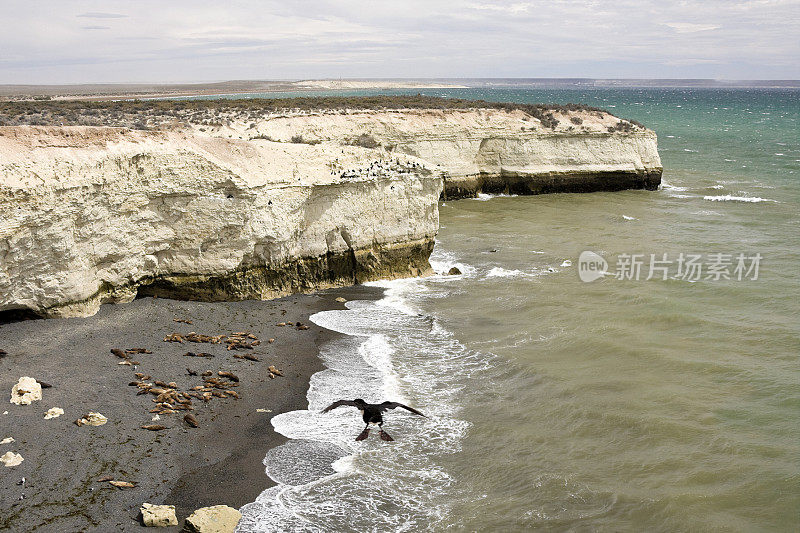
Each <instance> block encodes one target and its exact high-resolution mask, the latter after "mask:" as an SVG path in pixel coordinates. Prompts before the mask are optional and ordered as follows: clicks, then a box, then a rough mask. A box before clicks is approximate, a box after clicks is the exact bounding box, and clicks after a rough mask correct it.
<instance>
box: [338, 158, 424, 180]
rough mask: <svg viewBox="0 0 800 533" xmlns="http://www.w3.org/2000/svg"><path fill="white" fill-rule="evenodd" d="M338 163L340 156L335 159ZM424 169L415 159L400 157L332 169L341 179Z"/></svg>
mask: <svg viewBox="0 0 800 533" xmlns="http://www.w3.org/2000/svg"><path fill="white" fill-rule="evenodd" d="M338 164H339V158H336V159H334V161H333V165H335V166H338ZM424 169H425V167H424V166H422V165H420V164H419V163H416V162H414V161H410V162H407V163H401V162H400V160H399V159H395V160H394V161H392V160H388V161H384V160H383V159H377V160H375V161H372V162H371V163H370V164H369V165H368V166H366V167H361V168H356V169H348V170H339V169H333V170H331V176H338V177H339V179H345V180H353V179H359V178H360V179H366V178H375V177H379V176H384V175H386V174H388V173H396V174H408V173H410V172H412V171H415V170H424Z"/></svg>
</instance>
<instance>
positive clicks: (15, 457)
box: [0, 452, 232, 531]
mask: <svg viewBox="0 0 800 533" xmlns="http://www.w3.org/2000/svg"><path fill="white" fill-rule="evenodd" d="M24 460H25V459H23V458H22V456H21V455H20V454H18V453H14V452H6V453H4V454H3V455H0V463H3V464H4V465H6V466H8V467H12V466H17V465H18V464H20V463H22V461H24ZM231 531H232V530H231Z"/></svg>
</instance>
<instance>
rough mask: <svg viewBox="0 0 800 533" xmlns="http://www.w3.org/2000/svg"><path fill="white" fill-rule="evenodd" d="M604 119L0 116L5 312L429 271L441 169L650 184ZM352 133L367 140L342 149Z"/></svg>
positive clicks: (534, 182) (492, 185)
mask: <svg viewBox="0 0 800 533" xmlns="http://www.w3.org/2000/svg"><path fill="white" fill-rule="evenodd" d="M608 117H610V116H609V115H606V116H605V117H598V118H596V119H594V120H592V119H591V117H586V118H584V119H583V125H582V126H581V128H580V129H576V128H575V127H574V126H573V125H574V124H575V123H574V122H573V123H572V124H571V125H570V126H563V127H562V126H559V127H557V128H556V129H555V130H554V131H545V129H544V128H542V127H541V126H540V125H539V124H537V121H536V119H533V118H531V117H528V116H527V115H525V114H524V113H522V112H519V111H515V112H507V111H500V110H448V111H439V110H404V111H357V110H356V111H350V112H342V111H332V112H318V113H283V114H273V115H269V116H265V117H263V118H262V119H261V120H258V121H256V122H252V121H247V122H245V121H236V120H231V121H227V123H226V124H225V125H224V126H216V127H210V128H209V127H203V126H201V125H188V126H183V127H181V128H177V129H173V130H156V131H133V130H128V129H121V128H101V127H84V126H75V127H38V126H11V127H0V311H12V310H29V311H32V312H34V313H36V314H38V315H40V316H48V317H57V316H62V317H65V316H88V315H91V314H93V313H95V312H96V311H97V309H98V307H99V306H100V304H102V303H105V302H124V301H130V300H131V299H133V298H135V297H136V296H137V295H158V296H164V297H175V298H185V299H202V300H210V301H214V300H230V299H250V298H256V299H259V298H260V299H266V298H274V297H278V296H282V295H286V294H290V293H295V292H307V291H312V290H317V289H320V288H326V287H333V286H340V285H346V284H352V283H357V282H362V281H367V280H374V279H380V278H392V277H400V276H409V275H412V276H417V275H424V274H426V273H428V272H429V271H430V265H429V263H428V257H429V255H430V253H431V251H432V249H433V240H434V237H435V235H436V232H437V229H438V200H439V198H440V195H441V193H442V187H443V179H442V177H443V176H446V177H445V181H446V182H447V184H448V192H449V193H451V194H453V195H456V196H469V195H474V194H475V193H476V192H478V191H480V190H487V191H493V190H510V191H511V192H527V193H537V192H548V191H551V190H598V189H609V190H614V189H620V188H631V187H640V188H654V187H655V186H657V185H658V180H660V173H661V168H660V167H661V164H660V160H659V159H658V152H657V150H656V138H655V134H654V133H653V132H651V131H649V130H644V129H637V130H636V131H633V132H626V133H622V132H619V133H608V132H607V131H604V128H606V127H607V125H608V124H606V122H608V123H609V124H612V123H616V122H618V119H616V118H613V117H611V118H608ZM567 123H569V120H568V119H567ZM569 127H572V130H569V129H568V128H569ZM300 136H301V137H302V138H303V141H304V143H298V142H288V141H291V139H292V138H293V137H294V138H295V140H298V137H300ZM359 136H362V137H361V139H360V140H359ZM363 136H369V137H371V138H372V139H374V141H375V144H377V145H378V146H374V147H371V148H368V147H363V146H353V145H351V144H352V143H354V142H356V143H357V144H362V145H363V144H365V143H364V138H363ZM267 138H268V139H267ZM309 141H312V142H318V144H307V143H308V142H309Z"/></svg>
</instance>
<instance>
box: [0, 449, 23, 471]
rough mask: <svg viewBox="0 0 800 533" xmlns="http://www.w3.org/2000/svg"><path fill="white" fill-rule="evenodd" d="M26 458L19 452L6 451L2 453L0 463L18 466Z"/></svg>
mask: <svg viewBox="0 0 800 533" xmlns="http://www.w3.org/2000/svg"><path fill="white" fill-rule="evenodd" d="M24 460H25V459H23V458H22V456H21V455H20V454H18V453H14V452H6V453H4V454H3V455H0V463H3V464H4V465H6V466H7V467H9V468H10V467H12V466H17V465H18V464H20V463H21V462H22V461H24Z"/></svg>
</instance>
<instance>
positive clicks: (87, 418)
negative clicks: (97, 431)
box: [75, 413, 108, 426]
mask: <svg viewBox="0 0 800 533" xmlns="http://www.w3.org/2000/svg"><path fill="white" fill-rule="evenodd" d="M106 422H108V418H106V417H105V416H103V415H101V414H100V413H89V414H87V415H84V416H83V417H82V418H79V419H78V420H76V421H75V425H77V426H102V425H103V424H105V423H106Z"/></svg>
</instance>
